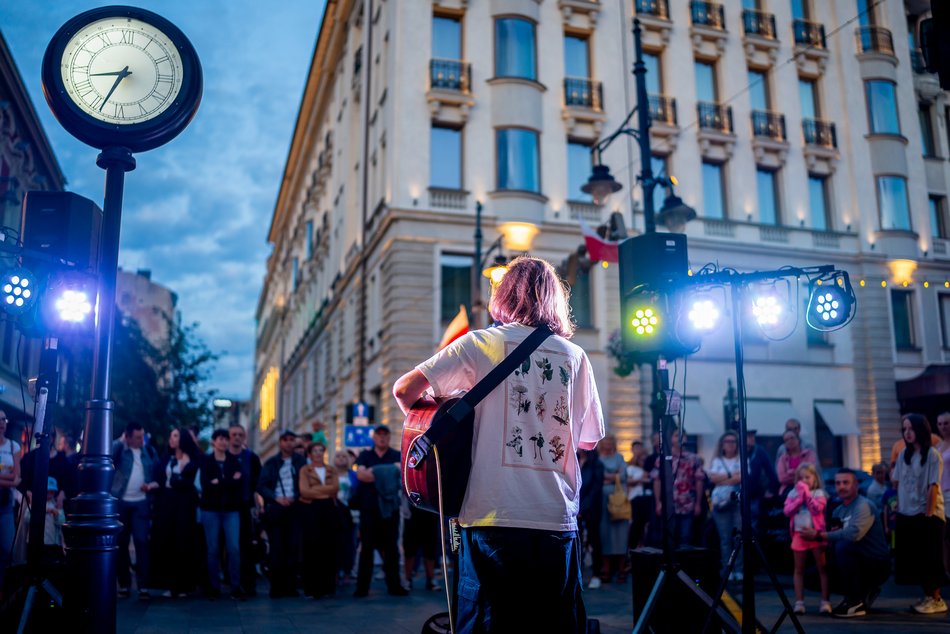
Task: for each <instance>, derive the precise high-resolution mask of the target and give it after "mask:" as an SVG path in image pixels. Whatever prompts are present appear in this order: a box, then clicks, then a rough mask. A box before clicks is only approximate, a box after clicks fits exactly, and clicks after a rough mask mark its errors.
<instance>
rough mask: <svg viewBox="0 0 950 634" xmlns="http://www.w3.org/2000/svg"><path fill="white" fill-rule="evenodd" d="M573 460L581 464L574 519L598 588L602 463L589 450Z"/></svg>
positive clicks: (593, 586) (592, 583)
mask: <svg viewBox="0 0 950 634" xmlns="http://www.w3.org/2000/svg"><path fill="white" fill-rule="evenodd" d="M577 461H578V464H580V467H581V501H580V505H579V509H580V510H579V512H578V513H577V520H578V522H579V527H580V530H581V536H582V537H584V538H585V539H586V543H584V544H583V552H585V553H586V552H587V549H588V548H590V553H591V575H590V585H589V587H590V588H591V589H592V590H596V589H597V588H599V587H600V584H601V581H600V571H601V567H602V566H603V564H604V550H603V548H602V547H601V540H600V521H601V515H602V513H603V508H604V499H603V491H604V463H602V462H601V461H600V456H599V455H598V453H597V451H596V450H593V449H590V450H588V449H579V450H578V451H577Z"/></svg>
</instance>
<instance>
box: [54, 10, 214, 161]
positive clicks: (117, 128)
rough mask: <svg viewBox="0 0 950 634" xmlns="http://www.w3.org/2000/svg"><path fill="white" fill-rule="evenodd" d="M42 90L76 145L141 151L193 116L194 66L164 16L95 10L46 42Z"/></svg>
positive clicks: (197, 80) (197, 92) (190, 50)
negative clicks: (78, 142)
mask: <svg viewBox="0 0 950 634" xmlns="http://www.w3.org/2000/svg"><path fill="white" fill-rule="evenodd" d="M43 92H44V94H45V95H46V101H47V102H48V103H49V106H50V108H51V109H52V111H53V114H54V115H55V116H56V118H57V119H58V120H59V122H60V123H61V124H62V125H63V127H64V128H66V130H67V131H69V132H70V133H71V134H72V135H73V136H75V137H76V138H78V139H79V140H80V141H83V142H84V143H88V144H89V145H92V146H93V147H97V148H100V149H102V148H106V147H110V146H115V147H125V148H128V149H129V150H131V151H133V152H142V151H145V150H150V149H152V148H155V147H158V146H160V145H163V144H164V143H167V142H168V141H170V140H171V139H172V138H174V137H175V136H177V135H178V134H179V133H180V132H181V131H182V130H184V128H185V126H187V125H188V123H189V122H190V121H191V119H192V117H194V115H195V112H197V109H198V104H199V103H200V101H201V92H202V76H201V65H200V63H199V61H198V56H197V54H196V53H195V50H194V47H193V46H192V45H191V42H189V41H188V38H186V37H185V35H184V34H183V33H182V32H181V31H180V30H179V29H178V28H177V27H176V26H175V25H173V24H172V23H171V22H169V21H168V20H166V19H165V18H162V17H161V16H159V15H156V14H154V13H152V12H150V11H146V10H144V9H138V8H134V7H121V6H112V7H102V8H99V9H93V10H91V11H86V12H84V13H81V14H79V15H77V16H76V17H74V18H72V19H71V20H69V21H68V22H66V24H64V25H63V26H62V27H61V28H60V29H59V31H57V32H56V34H55V35H54V36H53V39H52V40H51V41H50V44H49V46H48V47H47V49H46V54H45V55H44V57H43Z"/></svg>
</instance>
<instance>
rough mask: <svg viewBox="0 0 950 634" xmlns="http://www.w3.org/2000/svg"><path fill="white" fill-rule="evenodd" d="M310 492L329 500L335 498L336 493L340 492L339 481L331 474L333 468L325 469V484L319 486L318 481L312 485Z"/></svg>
mask: <svg viewBox="0 0 950 634" xmlns="http://www.w3.org/2000/svg"><path fill="white" fill-rule="evenodd" d="M312 490H313V491H314V492H315V493H316V494H317V495H323V496H327V497H330V498H335V497H336V494H337V491H339V490H340V479H339V478H338V477H337V475H336V474H335V473H334V472H333V467H327V479H326V484H320V483H319V481H317V482H316V483H315V484H314V485H313V487H312Z"/></svg>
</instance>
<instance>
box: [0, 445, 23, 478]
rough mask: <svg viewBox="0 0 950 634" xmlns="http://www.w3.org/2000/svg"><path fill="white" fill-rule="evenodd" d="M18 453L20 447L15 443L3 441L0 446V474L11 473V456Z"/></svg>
mask: <svg viewBox="0 0 950 634" xmlns="http://www.w3.org/2000/svg"><path fill="white" fill-rule="evenodd" d="M18 453H20V445H18V444H17V442H16V441H14V440H10V439H9V438H7V439H5V442H4V443H3V444H2V445H0V473H6V472H8V471H9V472H11V473H12V472H13V456H15V455H16V454H18Z"/></svg>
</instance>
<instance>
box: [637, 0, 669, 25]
mask: <svg viewBox="0 0 950 634" xmlns="http://www.w3.org/2000/svg"><path fill="white" fill-rule="evenodd" d="M634 6H635V8H636V10H637V13H638V14H639V15H652V16H654V17H657V18H663V19H664V20H669V19H670V5H669V0H636V4H635V5H634Z"/></svg>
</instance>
